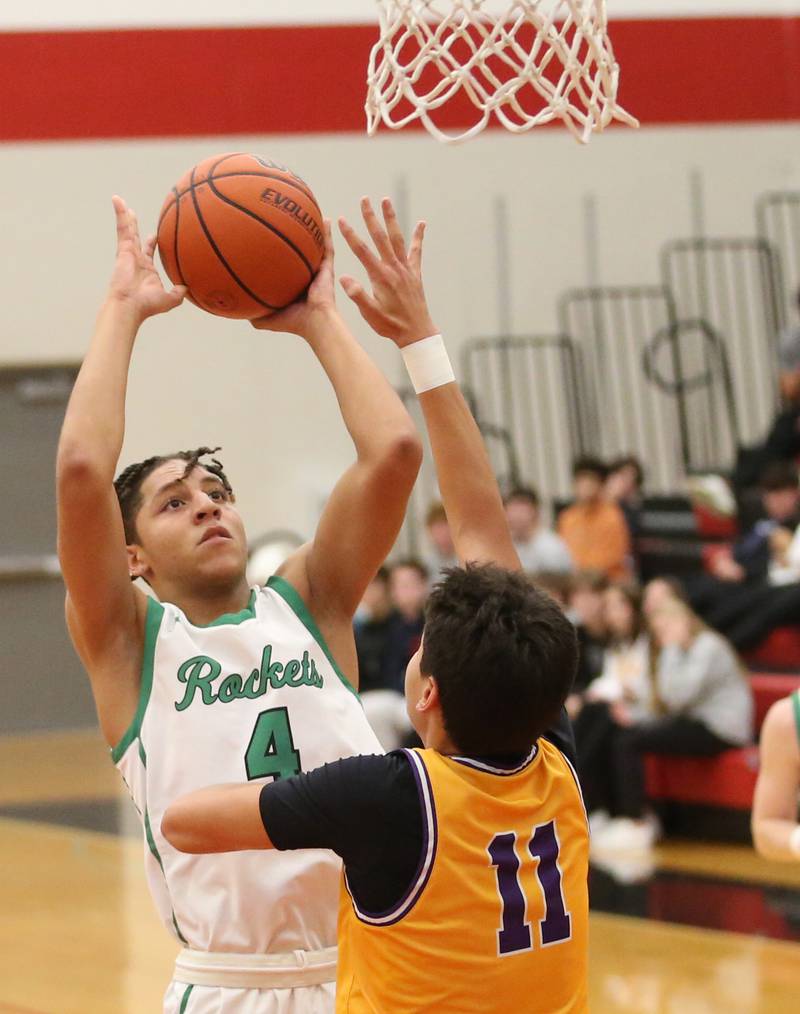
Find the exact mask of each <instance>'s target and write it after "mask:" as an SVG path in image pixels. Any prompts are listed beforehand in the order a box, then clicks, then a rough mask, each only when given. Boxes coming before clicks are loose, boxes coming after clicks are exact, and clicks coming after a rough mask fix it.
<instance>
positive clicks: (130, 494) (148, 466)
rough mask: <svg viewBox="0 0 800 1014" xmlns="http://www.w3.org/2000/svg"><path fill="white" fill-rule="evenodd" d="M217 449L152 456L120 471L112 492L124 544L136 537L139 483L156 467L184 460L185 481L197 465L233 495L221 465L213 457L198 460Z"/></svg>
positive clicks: (140, 501) (217, 448)
mask: <svg viewBox="0 0 800 1014" xmlns="http://www.w3.org/2000/svg"><path fill="white" fill-rule="evenodd" d="M218 450H220V448H219V447H198V448H196V449H195V450H194V451H175V453H174V454H155V455H153V457H152V458H145V460H144V461H138V462H136V463H135V464H133V465H128V467H127V468H126V469H125V470H124V471H122V472H120V474H119V475H118V476H117V478H116V479H115V480H114V489H115V490H116V492H117V500H118V501H119V507H120V510H121V511H122V524H123V526H124V528H125V542H126V543H131V542H136V540H137V538H138V535H137V533H136V515H137V514H138V513H139V508H140V507H141V505H142V483H143V482H144V480H145V479H146V478H147V476H148V475H150V473H151V472H153V471H155V469H156V468H158V467H159V465H163V464H164V462H165V461H175V460H177V461H185V462H186V468H185V469H184V470H183V475H182V478H184V479H185V478H186V476H187V475H189V473H190V472H191V471H192V470H193V469H195V468H196V467H197V466H198V465H200V467H201V468H205V470H206V471H207V472H211V474H212V475H215V476H216V477H217V478H218V479H219V481H220V482H221V483H222V485H223V486H224V487H225V490H226V492H227V493H228V494H229V495H230V494H232V493H233V488H232V487H231V484H230V483H229V482H228V478H227V476H226V475H225V471H224V469H223V467H222V462H221V461H218V460H217V459H216V458H211V460H210V461H201V460H200V459H201V458H204V457H206V455H209V454H216V452H217V451H218Z"/></svg>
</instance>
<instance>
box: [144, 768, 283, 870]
mask: <svg viewBox="0 0 800 1014" xmlns="http://www.w3.org/2000/svg"><path fill="white" fill-rule="evenodd" d="M262 788H263V786H262V785H261V783H250V784H248V785H212V786H209V787H208V788H206V789H198V790H197V792H190V793H189V794H188V795H185V796H181V797H180V798H179V799H176V800H175V802H174V803H172V804H171V805H170V806H168V807H167V810H166V812H165V814H164V816H163V818H162V820H161V833H162V834H163V835H164V837H165V838H166V839H167V841H168V842H169V843H170V845H172V846H173V847H174V848H176V849H177V850H178V851H179V852H190V853H195V854H205V853H210V852H245V851H249V850H251V849H271V848H273V847H274V846H273V844H272V842H271V841H270V839H269V836H268V834H267V832H266V831H265V830H264V824H263V822H262V820H261V812H260V809H259V805H258V801H259V796H260V794H261V789H262Z"/></svg>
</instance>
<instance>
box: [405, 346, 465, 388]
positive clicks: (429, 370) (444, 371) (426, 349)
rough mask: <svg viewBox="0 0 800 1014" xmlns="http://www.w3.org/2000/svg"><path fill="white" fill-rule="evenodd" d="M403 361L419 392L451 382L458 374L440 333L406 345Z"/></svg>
mask: <svg viewBox="0 0 800 1014" xmlns="http://www.w3.org/2000/svg"><path fill="white" fill-rule="evenodd" d="M402 353H403V361H404V362H405V364H406V369H407V370H408V375H409V377H410V378H411V383H412V384H413V386H414V390H415V391H416V392H417V394H423V393H424V392H425V391H431V390H433V388H434V387H441V386H442V385H443V384H451V383H452V382H453V381H454V380H455V379H456V375H455V373H453V367H452V366H451V364H450V357H449V356H448V354H447V349H446V348H445V347H444V339H443V338H442V336H441V335H440V334H434V335H431V337H430V338H423V339H422V341H419V342H414V344H413V345H406V347H405V348H404V349H402Z"/></svg>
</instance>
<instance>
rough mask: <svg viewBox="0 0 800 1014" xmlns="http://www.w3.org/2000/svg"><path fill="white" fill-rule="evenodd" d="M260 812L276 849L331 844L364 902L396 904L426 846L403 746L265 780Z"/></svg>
mask: <svg viewBox="0 0 800 1014" xmlns="http://www.w3.org/2000/svg"><path fill="white" fill-rule="evenodd" d="M259 805H260V809H261V819H262V821H263V822H264V827H265V829H266V832H267V834H268V835H269V838H270V840H271V841H272V844H273V845H274V846H275V848H277V849H281V850H284V849H302V848H323V849H331V850H332V851H333V852H335V853H336V854H337V855H338V856H340V857H341V858H342V860H343V861H344V864H345V867H346V869H347V880H348V884H349V886H350V890H351V891H352V893H353V895H354V897H355V899H356V901H357V903H358V905H359V907H360V908H361V909H362V910H363V911H366V912H369V913H371V914H380V913H382V912H385V911H387V910H388V909H391V908H392V907H393V906H394V905H395V904H396V903H397V902H398V901H399V900H400V899H401V898H402V897H403V895H404V894H405V893H406V891H407V889H408V885H409V884H410V883H411V882H412V880H413V878H414V874H415V872H416V869H417V865H418V863H419V857H420V853H421V851H422V809H421V804H420V799H419V792H418V790H417V784H416V780H415V778H414V774H413V771H412V769H411V764H410V762H409V760H408V757H407V755H406V754H405V752H404V751H402V750H397V751H395V752H393V753H389V754H386V755H385V756H378V755H369V756H358V757H346V758H344V759H343V760H339V761H334V762H333V763H331V764H325V765H324V766H323V767H321V768H317V769H316V770H314V771H309V772H308V773H306V774H301V775H297V776H296V777H294V778H285V779H281V780H279V781H277V782H272V783H270V784H268V785H265V786H264V788H263V789H262V790H261V796H260V799H259Z"/></svg>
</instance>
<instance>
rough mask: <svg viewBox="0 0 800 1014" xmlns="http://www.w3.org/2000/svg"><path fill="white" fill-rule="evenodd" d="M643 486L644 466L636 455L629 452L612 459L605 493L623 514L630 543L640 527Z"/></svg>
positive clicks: (636, 535) (634, 538) (633, 541)
mask: <svg viewBox="0 0 800 1014" xmlns="http://www.w3.org/2000/svg"><path fill="white" fill-rule="evenodd" d="M643 487H644V468H643V467H642V463H641V462H640V461H639V459H638V458H637V457H634V455H632V454H629V455H626V456H625V457H623V458H617V460H616V461H612V463H611V464H610V465H609V468H608V478H607V479H606V484H605V495H606V497H607V498H608V500H610V501H611V502H612V503H615V504H617V506H618V507H619V509H620V510H621V511H622V513H623V514H624V515H625V523H626V524H627V526H628V533H629V535H630V538H631V545H635V544H636V539H637V537H638V535H639V531H640V528H641V523H640V516H641V512H642V489H643Z"/></svg>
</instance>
